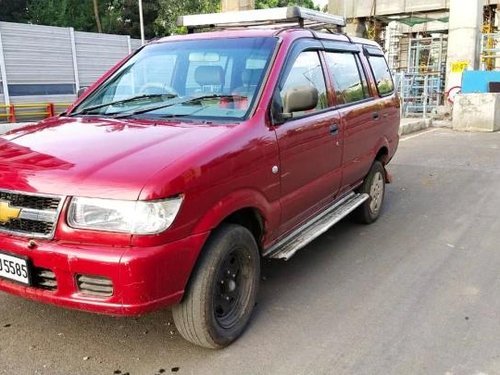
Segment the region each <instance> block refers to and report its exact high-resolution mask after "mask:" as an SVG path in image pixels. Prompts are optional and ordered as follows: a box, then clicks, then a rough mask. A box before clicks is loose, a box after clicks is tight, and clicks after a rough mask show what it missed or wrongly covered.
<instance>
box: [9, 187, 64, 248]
mask: <svg viewBox="0 0 500 375" xmlns="http://www.w3.org/2000/svg"><path fill="white" fill-rule="evenodd" d="M61 201H62V200H61V197H50V196H41V195H32V194H26V193H17V192H8V191H0V203H1V204H2V205H3V206H2V209H5V210H6V212H7V211H8V210H12V209H14V210H15V209H21V211H20V214H19V216H18V217H17V218H11V219H10V220H7V221H5V222H2V221H0V231H3V232H9V233H13V234H20V235H24V236H31V237H40V238H50V237H51V236H52V235H53V232H54V228H55V225H56V222H57V217H58V214H59V209H60V206H61Z"/></svg>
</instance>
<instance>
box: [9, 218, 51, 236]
mask: <svg viewBox="0 0 500 375" xmlns="http://www.w3.org/2000/svg"><path fill="white" fill-rule="evenodd" d="M0 227H1V228H4V229H6V230H8V231H11V232H21V233H37V234H42V235H44V236H48V235H50V234H51V233H52V229H53V228H54V224H52V223H48V222H44V221H35V220H26V219H14V220H11V221H9V222H8V223H5V224H1V223H0Z"/></svg>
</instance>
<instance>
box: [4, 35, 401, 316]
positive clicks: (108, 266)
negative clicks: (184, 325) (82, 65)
mask: <svg viewBox="0 0 500 375" xmlns="http://www.w3.org/2000/svg"><path fill="white" fill-rule="evenodd" d="M274 34H275V31H269V30H251V31H249V30H246V31H245V30H238V31H224V32H216V33H209V34H206V33H205V34H193V35H189V36H176V37H170V38H166V39H162V40H159V41H157V42H154V43H166V42H172V41H177V40H186V39H188V38H191V39H206V38H237V37H246V36H273V35H274ZM311 36H312V35H311V32H309V31H307V30H290V31H285V32H282V33H280V34H279V43H278V47H277V51H276V53H275V56H274V60H273V62H272V64H271V68H270V69H269V72H268V74H267V76H266V79H265V80H264V82H263V83H262V85H263V89H262V91H261V95H260V98H259V100H258V101H257V102H256V103H255V106H254V109H253V114H252V115H251V116H250V117H249V119H248V120H246V121H243V122H240V123H237V124H217V125H211V124H206V123H202V122H200V123H196V122H189V123H186V122H182V121H166V120H165V121H163V120H154V121H153V120H129V119H127V120H125V119H110V118H88V117H87V118H80V117H57V118H52V119H48V120H45V121H42V122H41V123H39V124H38V125H35V126H29V127H25V128H22V129H20V130H17V131H14V132H11V133H9V134H8V135H6V136H4V137H2V138H0V176H1V177H0V189H8V190H13V191H21V192H32V193H45V194H47V193H50V194H58V195H62V196H64V197H67V198H66V202H65V204H64V209H63V211H62V212H61V215H60V219H59V222H58V225H57V229H56V232H55V235H54V239H52V240H36V246H35V248H32V247H30V243H29V241H28V238H22V237H16V236H13V235H7V234H1V233H0V249H1V250H2V251H5V252H7V253H11V254H13V255H18V256H26V257H29V258H30V260H31V262H32V263H33V265H34V266H36V267H42V268H43V267H46V268H50V269H52V270H53V271H54V273H55V274H56V277H57V280H58V289H57V290H56V291H43V290H37V289H36V288H32V287H25V286H21V285H19V284H15V283H13V282H11V281H5V280H1V279H0V290H4V291H7V292H9V293H13V294H16V295H19V296H23V297H27V298H32V299H35V300H39V301H42V302H49V303H54V304H57V305H61V306H65V307H70V308H77V309H82V310H87V311H93V312H99V313H106V314H117V315H137V314H142V313H145V312H148V311H151V310H154V309H157V308H160V307H162V306H168V305H171V304H174V303H177V302H179V301H180V299H181V298H182V295H183V293H184V289H185V287H186V285H187V283H188V280H189V277H190V275H191V272H192V270H193V268H194V266H195V264H196V260H197V259H198V255H199V253H200V252H201V251H202V248H203V245H204V243H205V241H206V240H207V238H208V237H209V235H210V232H211V231H212V230H213V229H214V228H216V227H217V226H218V225H219V224H220V223H221V222H222V221H223V220H225V219H226V218H227V217H228V216H230V215H231V214H232V213H234V212H236V211H238V210H241V209H248V208H251V209H252V210H254V211H255V212H256V213H257V214H258V215H259V216H260V217H261V218H262V224H263V227H264V235H263V238H262V241H261V243H260V247H261V248H262V249H266V248H268V247H269V246H271V245H272V244H273V243H275V242H276V241H278V240H279V239H280V238H281V237H283V236H284V235H285V234H287V233H289V232H290V231H291V230H293V229H294V228H296V227H297V226H298V225H300V224H301V223H302V222H304V221H305V220H307V218H309V217H310V216H312V215H314V214H315V213H317V212H319V211H321V210H322V209H324V207H326V206H327V205H328V204H329V203H331V202H332V201H333V200H334V199H335V198H336V197H337V196H338V195H339V194H342V193H343V192H344V191H347V190H350V189H352V188H353V187H355V186H357V185H359V184H360V183H361V182H362V180H363V178H364V176H365V175H366V173H367V172H368V170H369V168H370V165H371V163H372V162H373V160H374V158H375V156H376V155H377V153H378V152H380V150H382V149H385V150H386V151H387V156H386V158H387V161H389V160H390V158H392V156H393V155H394V153H395V151H396V148H397V143H398V137H397V128H398V126H399V101H398V99H397V97H396V96H395V95H391V96H389V97H386V98H380V97H378V94H377V93H376V87H375V86H374V84H373V78H372V77H371V73H367V74H368V76H369V77H370V82H371V83H370V84H371V91H372V96H373V97H372V98H371V99H369V100H367V101H366V102H363V103H360V104H358V105H355V106H349V107H346V108H339V109H332V110H330V111H326V112H323V113H320V114H317V115H315V116H311V117H306V118H303V119H301V120H296V121H293V122H292V123H291V124H290V125H289V126H282V127H280V126H277V127H274V126H272V124H271V121H270V118H269V105H270V102H271V99H272V96H273V92H274V87H275V86H276V84H277V82H278V80H279V78H280V74H281V69H282V66H283V65H284V63H285V61H286V58H287V54H288V51H289V49H290V47H291V46H292V45H293V43H294V42H295V41H296V40H298V39H302V38H311ZM324 37H325V38H329V39H332V40H338V41H346V40H347V39H346V38H345V37H344V36H340V35H332V36H324ZM127 59H128V58H126V59H124V60H123V61H122V62H120V63H118V64H117V65H116V66H115V67H114V68H112V69H111V70H110V71H109V72H107V73H106V74H105V75H104V76H103V77H102V78H101V79H100V80H99V81H97V82H96V83H95V84H94V85H93V86H92V87H91V88H89V89H88V90H87V91H86V93H85V94H84V95H83V96H82V97H80V98H79V99H78V100H77V101H76V102H75V104H74V105H73V106H72V107H70V108H69V109H68V113H69V112H71V110H72V109H73V108H75V106H77V105H78V104H79V103H80V102H81V101H82V100H84V99H85V97H86V96H88V95H89V94H90V93H91V92H92V91H93V90H94V89H95V88H96V87H98V86H99V85H100V84H101V83H102V82H104V81H105V80H106V79H107V78H108V77H109V76H110V75H112V74H113V73H114V72H115V71H116V70H117V69H119V67H120V66H121V65H122V64H123V63H125V62H126V61H127ZM365 69H366V70H367V72H369V68H367V67H366V66H365ZM325 76H328V74H326V75H325ZM327 83H329V87H328V102H329V104H330V105H332V106H334V105H335V95H334V90H332V87H331V82H329V81H328V78H327ZM374 112H378V115H379V118H378V119H374V118H373V114H374ZM332 124H337V125H338V127H339V132H338V135H336V136H331V135H330V134H329V128H330V126H331V125H332ZM274 166H278V167H279V169H280V172H279V173H273V172H272V168H273V167H274ZM178 194H182V195H183V196H184V200H183V203H182V207H181V210H180V212H179V214H178V216H177V217H176V219H175V222H174V224H173V225H172V227H171V228H169V229H168V230H166V231H165V232H163V233H160V234H158V235H143V236H138V235H127V234H120V233H104V232H98V231H90V230H77V229H73V228H71V227H70V226H69V225H68V223H67V222H66V214H67V209H68V205H69V202H70V200H71V197H72V196H83V197H98V198H110V199H124V200H137V199H139V200H155V199H163V198H167V197H171V196H176V195H178ZM31 245H32V244H31ZM76 274H88V275H100V276H103V277H107V278H110V279H111V280H112V281H113V286H114V291H115V292H114V294H113V296H111V297H109V298H107V299H101V298H97V297H88V296H85V295H82V294H81V293H79V292H78V289H77V286H76V281H75V275H76Z"/></svg>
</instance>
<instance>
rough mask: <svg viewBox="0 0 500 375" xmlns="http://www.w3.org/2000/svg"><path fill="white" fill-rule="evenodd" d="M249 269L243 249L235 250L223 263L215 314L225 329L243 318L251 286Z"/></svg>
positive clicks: (216, 288)
mask: <svg viewBox="0 0 500 375" xmlns="http://www.w3.org/2000/svg"><path fill="white" fill-rule="evenodd" d="M247 258H248V257H247ZM248 268H249V265H248V262H245V256H244V250H243V249H236V250H233V251H232V252H230V253H229V254H228V255H227V256H226V257H225V258H224V259H223V261H222V263H221V267H220V269H219V272H218V274H217V278H216V285H215V288H214V296H213V313H214V317H215V320H216V322H217V323H218V324H219V326H221V327H222V328H224V329H230V328H232V327H233V326H234V325H235V324H236V323H237V322H238V321H239V319H240V317H241V310H242V309H241V307H242V304H243V303H244V301H243V300H244V296H245V295H246V294H248V293H249V288H250V284H251V281H250V279H249V277H248V275H249V272H248Z"/></svg>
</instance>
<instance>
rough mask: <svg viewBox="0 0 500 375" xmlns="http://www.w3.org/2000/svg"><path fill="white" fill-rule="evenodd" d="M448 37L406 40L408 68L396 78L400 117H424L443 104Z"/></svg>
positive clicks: (442, 35) (438, 36) (438, 35)
mask: <svg viewBox="0 0 500 375" xmlns="http://www.w3.org/2000/svg"><path fill="white" fill-rule="evenodd" d="M447 45H448V36H447V35H446V34H437V35H433V36H431V37H425V38H414V39H410V40H409V48H408V67H407V69H406V72H401V73H399V74H397V83H398V88H399V94H400V96H401V102H402V111H403V116H404V117H417V116H418V117H420V116H423V117H427V115H428V114H429V113H431V112H433V111H434V110H435V109H436V108H437V107H438V106H440V105H442V104H443V103H444V91H445V74H446V49H447Z"/></svg>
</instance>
